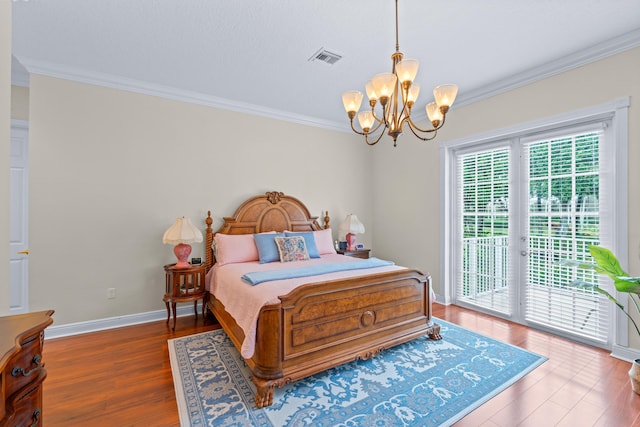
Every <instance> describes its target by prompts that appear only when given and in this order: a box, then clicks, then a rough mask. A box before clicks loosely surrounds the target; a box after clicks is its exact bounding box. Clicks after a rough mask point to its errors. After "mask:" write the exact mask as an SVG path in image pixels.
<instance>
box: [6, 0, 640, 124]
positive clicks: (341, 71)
mask: <svg viewBox="0 0 640 427" xmlns="http://www.w3.org/2000/svg"><path fill="white" fill-rule="evenodd" d="M394 8H395V6H394V2H393V0H262V1H258V0H233V1H230V0H225V1H223V0H22V1H21V0H14V3H13V24H12V27H13V40H12V42H13V56H14V58H15V59H17V60H18V61H19V62H20V63H21V64H22V65H23V66H24V67H26V69H27V70H29V71H30V72H36V73H41V74H46V75H51V76H56V77H62V78H71V79H74V80H78V81H85V82H90V83H98V84H104V85H106V86H111V87H119V88H123V89H129V90H134V91H138V92H142V93H154V94H161V95H162V96H167V97H169V98H175V99H186V100H190V101H193V102H199V103H203V104H208V105H214V106H221V107H223V108H230V109H235V110H241V111H242V110H248V111H250V112H252V113H256V114H264V115H268V116H274V117H280V118H284V119H287V120H293V121H299V122H305V123H309V124H314V125H319V126H325V127H330V128H340V129H344V128H346V127H347V122H348V120H347V117H346V113H345V111H344V109H343V107H342V102H341V94H342V92H344V91H345V90H349V89H358V90H361V91H363V92H364V84H365V82H366V81H367V80H368V79H370V78H371V77H372V76H373V75H374V74H377V73H380V72H388V71H390V69H391V59H390V57H391V54H392V53H393V52H394V50H395V17H394ZM399 44H400V51H401V52H403V53H404V54H405V57H406V58H416V59H418V60H420V70H419V72H418V77H417V79H416V81H417V82H418V83H420V84H421V86H422V93H421V95H420V99H419V100H418V103H417V106H416V108H417V107H420V109H422V108H423V106H424V105H425V104H426V103H427V102H428V101H430V100H431V99H432V95H431V88H433V87H434V86H436V85H437V84H441V83H456V84H458V85H459V86H460V92H459V97H458V101H457V103H459V104H460V103H462V104H464V103H467V102H471V101H473V100H475V99H479V98H482V97H484V96H487V95H489V94H493V93H496V92H499V91H501V90H505V89H508V88H510V87H514V86H517V85H520V84H523V83H526V82H528V81H531V80H532V79H535V78H536V77H535V76H540V75H543V76H546V75H549V74H553V73H555V72H558V71H560V70H562V69H567V68H571V67H574V66H577V65H581V64H583V63H586V62H589V61H591V60H593V59H598V58H601V57H603V56H606V55H608V54H610V53H611V52H618V51H622V50H624V49H628V48H629V47H634V46H639V45H640V0H535V1H532V0H484V1H478V0H446V1H444V0H440V1H434V0H430V1H427V0H400V1H399ZM320 48H325V49H327V50H329V51H332V52H335V53H338V54H340V55H342V56H343V58H342V59H341V60H340V61H339V62H337V63H336V64H334V65H327V64H325V63H322V62H319V61H309V58H310V57H311V56H312V55H313V54H314V53H315V52H316V51H318V49H320ZM639 69H640V64H639ZM604 83H605V82H603V84H604ZM585 90H588V88H585ZM363 104H366V101H365V102H364V103H363Z"/></svg>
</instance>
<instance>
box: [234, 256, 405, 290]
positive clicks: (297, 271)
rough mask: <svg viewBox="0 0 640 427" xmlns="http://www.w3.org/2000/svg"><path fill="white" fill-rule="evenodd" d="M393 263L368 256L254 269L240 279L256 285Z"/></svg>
mask: <svg viewBox="0 0 640 427" xmlns="http://www.w3.org/2000/svg"><path fill="white" fill-rule="evenodd" d="M393 264H394V263H393V262H391V261H385V260H383V259H378V258H368V259H362V260H357V261H353V262H338V263H333V264H320V265H311V266H308V267H298V268H290V269H288V270H271V271H254V272H251V273H247V274H245V275H243V276H242V280H243V281H244V282H246V283H248V284H250V285H257V284H259V283H262V282H269V281H272V280H284V279H295V278H297V277H308V276H317V275H319V274H327V273H335V272H337V271H347V270H359V269H363V268H375V267H384V266H387V265H393Z"/></svg>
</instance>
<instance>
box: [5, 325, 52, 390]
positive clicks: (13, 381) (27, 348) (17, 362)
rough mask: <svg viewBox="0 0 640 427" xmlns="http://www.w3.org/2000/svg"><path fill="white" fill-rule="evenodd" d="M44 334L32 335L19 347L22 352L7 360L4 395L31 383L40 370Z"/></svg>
mask: <svg viewBox="0 0 640 427" xmlns="http://www.w3.org/2000/svg"><path fill="white" fill-rule="evenodd" d="M43 338H44V332H40V333H38V334H36V335H32V336H30V337H28V338H27V339H26V340H24V341H23V342H22V343H21V344H20V345H21V346H22V350H21V351H20V353H18V354H16V355H15V356H14V357H13V358H11V359H10V360H9V362H8V363H7V365H6V367H5V369H4V378H5V390H6V395H7V396H11V395H12V394H13V393H15V392H16V391H18V390H19V389H21V388H22V387H24V386H25V385H27V384H29V383H31V382H33V381H34V380H35V379H36V378H37V377H38V374H39V373H40V371H41V370H42V340H43Z"/></svg>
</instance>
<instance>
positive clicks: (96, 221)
mask: <svg viewBox="0 0 640 427" xmlns="http://www.w3.org/2000/svg"><path fill="white" fill-rule="evenodd" d="M29 115H30V141H29V144H30V222H29V227H30V231H29V233H30V250H31V254H30V259H29V262H30V303H31V309H32V310H38V309H45V308H53V309H55V310H56V325H61V324H67V323H74V322H80V321H87V320H92V319H102V318H107V317H112V316H120V315H126V314H137V313H144V312H148V311H152V310H159V309H164V304H163V303H162V295H163V292H164V271H163V269H162V266H163V265H164V264H167V263H170V262H173V260H175V258H174V256H173V252H172V247H171V246H168V245H163V244H162V234H163V232H164V231H165V230H166V229H167V228H168V227H169V226H170V225H171V224H172V223H173V221H174V220H175V217H177V216H183V215H184V216H188V217H190V218H191V219H192V221H193V222H194V223H195V224H198V225H199V226H201V228H202V229H204V222H203V221H204V218H205V216H206V212H207V210H208V209H210V210H211V211H212V212H213V214H214V216H215V223H214V227H218V226H220V223H221V217H223V216H231V215H232V214H233V212H234V210H235V208H236V207H238V205H239V204H240V203H241V202H242V201H244V200H245V199H246V198H248V197H251V196H254V195H258V194H263V193H264V192H266V191H270V190H278V191H282V192H284V193H285V194H290V195H292V196H295V197H298V198H300V199H302V200H303V201H304V202H305V203H306V204H307V206H308V208H309V209H310V210H311V212H312V214H313V215H317V216H320V215H321V214H322V212H323V211H324V210H329V213H330V215H331V216H332V218H333V219H334V222H333V225H334V229H336V230H337V226H338V224H339V222H340V220H341V219H342V218H344V216H345V215H346V214H347V213H348V212H351V211H353V212H357V213H358V215H359V217H361V218H362V220H363V221H364V222H365V226H366V227H371V226H372V225H373V224H372V221H373V218H372V205H371V200H370V195H371V193H372V188H371V184H370V176H371V173H370V164H371V151H370V150H369V149H368V147H367V146H366V145H364V144H360V143H357V141H358V140H357V139H356V138H355V137H354V136H353V135H351V134H348V133H341V132H334V131H328V130H323V129H319V128H314V127H308V126H302V125H297V124H292V123H286V122H282V121H276V120H271V119H267V118H262V117H255V116H248V115H244V114H240V113H235V112H230V111H224V110H219V109H215V108H210V107H205V106H199V105H193V104H187V103H183V102H178V101H172V100H167V99H161V98H157V97H153V96H148V95H140V94H135V93H130V92H124V91H118V90H114V89H108V88H103V87H98V86H93V85H88V84H81V83H74V82H70V81H66V80H60V79H55V78H50V77H44V76H39V75H32V76H31V80H30V111H29ZM345 162H351V164H350V171H349V172H350V173H349V179H348V180H345V179H344V175H342V174H338V173H336V171H337V170H339V168H340V166H341V165H344V164H345ZM335 237H337V233H336V236H335ZM367 237H368V238H371V239H373V232H371V233H369V232H368V233H367V234H366V235H364V236H363V240H364V238H367ZM201 255H203V248H202V245H194V252H193V254H192V256H201ZM112 287H113V288H116V289H117V298H116V299H112V300H109V299H107V288H112Z"/></svg>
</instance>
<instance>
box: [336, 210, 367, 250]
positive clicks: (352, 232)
mask: <svg viewBox="0 0 640 427" xmlns="http://www.w3.org/2000/svg"><path fill="white" fill-rule="evenodd" d="M340 231H341V232H343V233H346V235H345V238H346V239H347V250H348V251H355V250H356V234H357V233H360V234H362V233H364V225H363V224H362V223H361V222H360V220H358V217H357V216H355V215H354V214H349V215H347V217H346V218H345V219H344V221H342V224H340Z"/></svg>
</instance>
